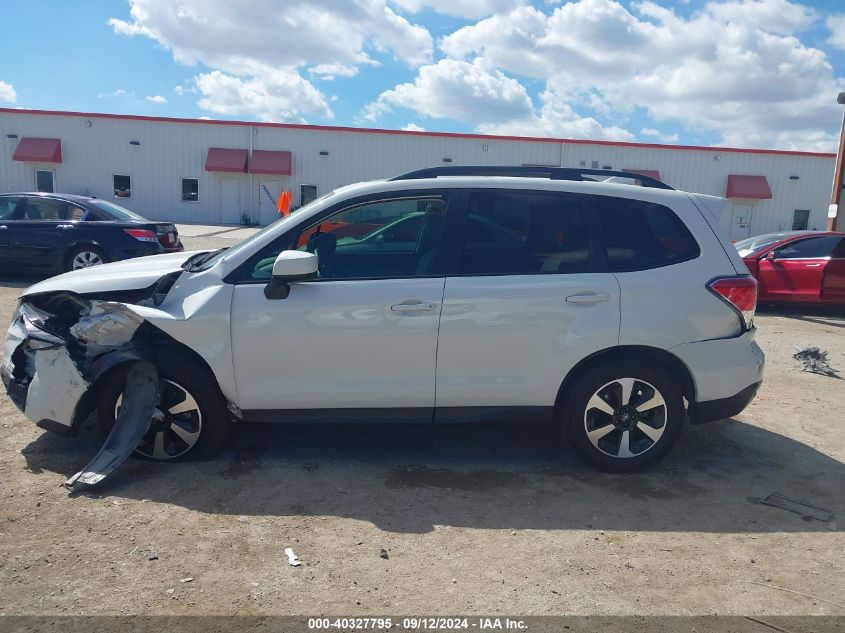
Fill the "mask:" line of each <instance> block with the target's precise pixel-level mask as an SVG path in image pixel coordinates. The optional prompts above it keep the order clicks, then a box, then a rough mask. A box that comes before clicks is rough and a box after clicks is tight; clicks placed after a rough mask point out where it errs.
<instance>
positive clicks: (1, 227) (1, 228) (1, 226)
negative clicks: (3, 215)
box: [0, 224, 9, 231]
mask: <svg viewBox="0 0 845 633" xmlns="http://www.w3.org/2000/svg"><path fill="white" fill-rule="evenodd" d="M8 228H9V227H8V226H6V225H5V224H0V231H5V230H6V229H8Z"/></svg>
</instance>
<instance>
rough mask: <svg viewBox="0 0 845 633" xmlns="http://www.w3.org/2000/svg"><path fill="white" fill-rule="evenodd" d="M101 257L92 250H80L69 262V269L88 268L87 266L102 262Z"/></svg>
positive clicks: (97, 264)
mask: <svg viewBox="0 0 845 633" xmlns="http://www.w3.org/2000/svg"><path fill="white" fill-rule="evenodd" d="M103 263H105V262H103V258H102V257H100V256H99V255H98V254H97V253H95V252H94V251H80V252H78V253H77V254H76V256H75V257H74V258H73V261H72V262H71V269H73V270H79V269H80V268H88V267H89V266H99V265H100V264H103Z"/></svg>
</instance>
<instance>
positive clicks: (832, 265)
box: [822, 237, 845, 303]
mask: <svg viewBox="0 0 845 633" xmlns="http://www.w3.org/2000/svg"><path fill="white" fill-rule="evenodd" d="M822 301H832V302H836V303H845V237H843V238H842V239H840V240H839V242H838V243H837V244H836V246H834V247H833V250H832V251H831V253H830V260H829V261H828V262H827V266H825V267H824V275H823V276H822Z"/></svg>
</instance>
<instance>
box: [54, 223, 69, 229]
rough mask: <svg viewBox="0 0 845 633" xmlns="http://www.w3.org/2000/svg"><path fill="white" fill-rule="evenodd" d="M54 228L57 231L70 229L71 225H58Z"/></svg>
mask: <svg viewBox="0 0 845 633" xmlns="http://www.w3.org/2000/svg"><path fill="white" fill-rule="evenodd" d="M56 228H58V229H72V228H73V224H59V225H58V226H57V227H56Z"/></svg>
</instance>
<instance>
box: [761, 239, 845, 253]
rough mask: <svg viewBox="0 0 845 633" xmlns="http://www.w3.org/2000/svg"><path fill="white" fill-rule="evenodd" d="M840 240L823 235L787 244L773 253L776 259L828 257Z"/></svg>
mask: <svg viewBox="0 0 845 633" xmlns="http://www.w3.org/2000/svg"><path fill="white" fill-rule="evenodd" d="M841 239H842V238H841V237H840V236H838V235H823V236H820V237H810V238H807V239H806V240H798V241H796V242H791V243H790V244H787V245H786V246H784V247H783V248H781V249H778V251H777V252H776V253H775V258H776V259H818V258H822V257H830V254H831V252H833V248H834V247H835V246H836V245H837V244H839V241H840V240H841Z"/></svg>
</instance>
